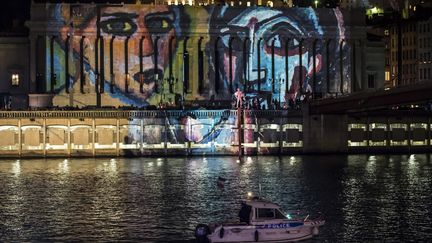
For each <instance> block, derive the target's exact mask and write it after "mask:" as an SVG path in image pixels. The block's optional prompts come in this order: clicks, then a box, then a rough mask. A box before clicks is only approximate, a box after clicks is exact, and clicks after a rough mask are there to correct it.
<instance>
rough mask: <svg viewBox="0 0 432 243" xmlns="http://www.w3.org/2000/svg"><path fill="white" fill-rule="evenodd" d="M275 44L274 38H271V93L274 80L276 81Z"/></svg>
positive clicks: (273, 90) (273, 87)
mask: <svg viewBox="0 0 432 243" xmlns="http://www.w3.org/2000/svg"><path fill="white" fill-rule="evenodd" d="M275 42H276V38H273V40H272V46H271V72H272V77H271V79H272V80H271V84H272V93H274V92H275V79H276V74H275Z"/></svg>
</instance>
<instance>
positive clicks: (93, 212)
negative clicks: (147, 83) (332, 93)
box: [0, 155, 432, 242]
mask: <svg viewBox="0 0 432 243" xmlns="http://www.w3.org/2000/svg"><path fill="white" fill-rule="evenodd" d="M219 176H221V177H223V178H226V179H227V181H226V183H225V187H224V188H222V189H221V188H218V187H217V184H216V180H217V178H218V177H219ZM431 178H432V169H431V161H430V156H429V155H391V156H389V155H375V156H367V155H352V156H287V157H245V158H244V160H243V161H237V158H235V157H207V158H201V157H193V158H131V159H122V158H116V159H109V158H108V159H107V158H105V159H103V158H101V159H49V160H24V159H22V160H2V161H0V185H1V186H0V219H1V220H0V241H71V240H73V241H121V240H123V241H141V242H167V241H172V242H175V241H178V240H179V239H182V240H185V241H187V240H191V239H193V230H194V228H195V226H196V225H197V224H198V223H201V222H221V221H226V220H234V219H235V218H236V216H237V210H238V203H239V201H240V200H241V199H244V197H245V196H246V195H247V192H249V191H252V192H254V193H255V194H259V188H261V189H262V191H261V195H262V196H264V197H266V198H268V199H270V200H273V201H275V202H277V203H279V204H280V205H282V207H283V208H284V209H286V210H298V209H300V210H303V211H306V212H307V211H311V212H322V213H324V215H325V216H326V220H327V224H326V225H325V226H324V227H323V228H322V232H321V234H320V235H319V237H318V238H317V239H316V240H317V241H329V242H334V241H344V242H346V241H390V242H394V241H397V242H400V241H425V240H426V241H427V240H431V239H432V232H431V226H430V225H432V213H431V209H432V179H431Z"/></svg>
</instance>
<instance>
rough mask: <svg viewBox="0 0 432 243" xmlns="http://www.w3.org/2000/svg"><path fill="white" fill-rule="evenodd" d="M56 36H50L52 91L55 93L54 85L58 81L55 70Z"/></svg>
mask: <svg viewBox="0 0 432 243" xmlns="http://www.w3.org/2000/svg"><path fill="white" fill-rule="evenodd" d="M55 39H56V37H55V36H51V38H50V92H51V93H54V86H55V85H56V82H57V75H56V73H55V70H54V41H55Z"/></svg>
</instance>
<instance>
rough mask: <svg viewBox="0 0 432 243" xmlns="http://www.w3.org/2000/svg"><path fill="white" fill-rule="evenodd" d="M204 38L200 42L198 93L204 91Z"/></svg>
mask: <svg viewBox="0 0 432 243" xmlns="http://www.w3.org/2000/svg"><path fill="white" fill-rule="evenodd" d="M203 39H204V38H203V37H200V38H199V40H198V93H199V94H202V93H203V91H204V51H203V50H202V47H201V46H202V41H203Z"/></svg>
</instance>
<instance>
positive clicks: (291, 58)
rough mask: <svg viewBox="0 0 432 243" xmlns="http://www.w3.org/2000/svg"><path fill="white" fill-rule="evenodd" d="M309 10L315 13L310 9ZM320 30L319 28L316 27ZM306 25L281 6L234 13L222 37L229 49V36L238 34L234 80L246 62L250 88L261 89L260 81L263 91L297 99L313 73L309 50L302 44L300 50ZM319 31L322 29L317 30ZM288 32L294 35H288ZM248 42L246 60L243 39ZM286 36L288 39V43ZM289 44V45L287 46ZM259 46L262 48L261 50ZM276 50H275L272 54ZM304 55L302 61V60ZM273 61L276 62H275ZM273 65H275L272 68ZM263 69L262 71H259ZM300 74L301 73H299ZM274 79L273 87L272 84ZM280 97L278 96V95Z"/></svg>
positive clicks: (226, 66)
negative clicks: (292, 17) (280, 7)
mask: <svg viewBox="0 0 432 243" xmlns="http://www.w3.org/2000/svg"><path fill="white" fill-rule="evenodd" d="M308 14H313V15H314V13H313V11H310V13H308ZM316 31H317V30H316ZM305 32H307V31H306V29H304V28H302V27H299V25H298V21H297V22H296V21H294V20H293V19H291V17H289V15H287V14H284V13H283V12H282V11H280V10H273V9H253V10H245V11H243V12H242V13H241V14H240V15H238V16H236V17H234V18H233V19H232V20H231V21H230V22H229V23H228V25H227V28H222V29H221V34H222V36H223V38H222V40H223V43H224V45H225V46H226V49H228V47H229V41H230V38H236V39H237V40H236V41H233V42H232V43H234V42H242V43H237V45H242V46H241V47H240V46H236V45H234V44H232V48H233V50H234V51H233V61H232V62H233V69H234V70H236V71H235V72H233V73H234V74H235V76H234V77H233V80H236V79H237V80H241V75H242V69H243V67H242V65H244V63H246V65H247V67H246V68H247V73H246V77H245V79H246V80H247V81H248V86H249V88H250V89H251V88H253V90H257V89H258V83H260V90H261V93H269V94H273V95H274V96H280V94H283V95H282V96H281V97H280V98H281V102H284V101H285V98H289V99H294V98H295V97H296V96H297V94H298V92H299V90H300V84H301V83H303V90H307V88H308V85H309V84H308V82H307V79H306V77H307V76H308V75H312V71H313V65H312V63H313V62H312V56H311V55H310V53H309V52H310V51H309V50H308V49H307V48H305V47H304V46H302V48H301V54H300V49H299V46H300V45H299V44H300V42H301V39H299V38H301V36H304V35H308V34H309V33H305ZM317 32H318V34H320V33H319V31H317ZM287 36H293V37H291V38H288V37H287ZM246 38H248V42H247V45H246V47H247V50H246V51H247V53H248V55H247V60H246V62H242V61H241V59H242V49H243V42H244V41H245V39H246ZM287 40H289V41H288V43H287ZM286 44H288V49H286V48H285V47H286ZM258 48H259V50H258ZM258 51H259V52H260V58H259V59H260V64H259V63H258V55H257V53H258ZM272 53H274V54H272ZM286 58H288V80H286V78H287V75H286V68H285V66H286V65H285V64H286ZM315 58H316V62H315V67H316V72H319V71H320V67H321V55H320V54H319V53H318V54H317V55H316V56H315ZM300 59H301V61H300ZM273 63H274V64H273ZM273 65H274V68H273ZM224 69H225V70H224V72H225V73H228V72H229V54H228V53H226V54H225V55H224ZM258 73H260V74H258ZM300 74H301V75H300ZM273 79H274V88H273V84H272V83H273ZM286 81H288V84H289V90H288V91H287V90H286V88H285V87H286V85H285V82H286ZM275 98H276V99H279V97H275Z"/></svg>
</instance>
